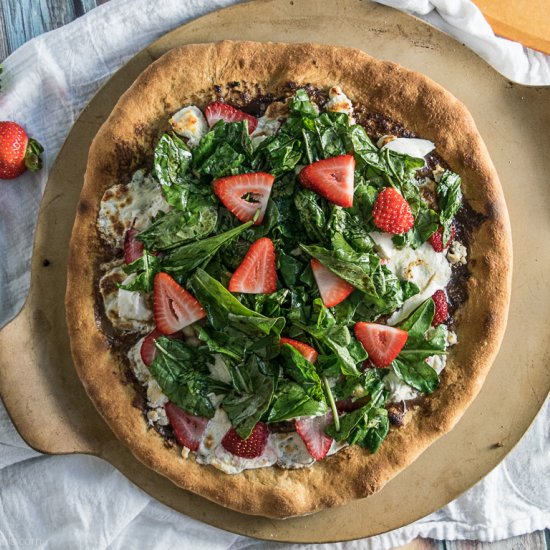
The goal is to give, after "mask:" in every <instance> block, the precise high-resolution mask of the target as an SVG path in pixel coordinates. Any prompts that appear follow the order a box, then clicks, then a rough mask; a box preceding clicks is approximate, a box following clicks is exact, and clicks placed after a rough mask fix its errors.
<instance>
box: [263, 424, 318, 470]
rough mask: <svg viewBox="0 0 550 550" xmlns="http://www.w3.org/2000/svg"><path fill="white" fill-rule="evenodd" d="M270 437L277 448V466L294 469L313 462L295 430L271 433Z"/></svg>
mask: <svg viewBox="0 0 550 550" xmlns="http://www.w3.org/2000/svg"><path fill="white" fill-rule="evenodd" d="M270 437H272V438H273V439H274V441H275V445H276V448H277V455H278V458H277V466H280V467H281V468H287V469H295V468H304V467H306V466H311V465H312V464H313V463H314V462H315V459H314V458H313V457H312V456H311V455H310V454H309V452H308V450H307V448H306V445H305V443H304V442H303V440H302V438H301V437H300V436H299V435H298V434H297V433H296V432H291V433H281V434H271V435H270Z"/></svg>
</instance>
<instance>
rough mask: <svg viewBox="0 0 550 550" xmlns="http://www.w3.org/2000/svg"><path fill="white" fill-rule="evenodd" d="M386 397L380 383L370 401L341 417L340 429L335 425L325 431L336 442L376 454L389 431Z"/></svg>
mask: <svg viewBox="0 0 550 550" xmlns="http://www.w3.org/2000/svg"><path fill="white" fill-rule="evenodd" d="M385 399H386V395H385V390H384V386H383V384H382V383H381V382H380V383H379V384H378V385H377V386H376V387H375V388H374V389H373V391H372V393H371V394H370V401H369V402H368V403H367V404H366V405H364V406H363V407H361V408H360V409H357V410H355V411H352V412H349V413H347V414H345V415H343V416H341V417H340V429H339V430H337V429H336V426H335V424H332V425H330V426H329V427H328V428H327V429H326V430H325V431H326V433H327V435H329V436H330V437H332V438H334V439H335V440H336V441H347V442H348V443H349V444H350V445H354V444H357V445H360V446H361V447H363V448H368V449H370V451H371V452H373V453H375V452H376V451H377V450H378V448H379V447H380V445H381V444H382V441H383V440H384V439H385V437H386V435H387V434H388V431H389V421H388V412H387V411H386V409H384V408H383V406H384V403H385Z"/></svg>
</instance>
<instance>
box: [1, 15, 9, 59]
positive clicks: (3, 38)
mask: <svg viewBox="0 0 550 550" xmlns="http://www.w3.org/2000/svg"><path fill="white" fill-rule="evenodd" d="M4 29H5V25H4V15H3V13H2V10H0V62H1V61H4V59H6V57H8V55H9V53H10V50H9V48H8V41H7V40H6V32H5V30H4Z"/></svg>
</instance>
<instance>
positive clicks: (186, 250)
mask: <svg viewBox="0 0 550 550" xmlns="http://www.w3.org/2000/svg"><path fill="white" fill-rule="evenodd" d="M252 223H253V222H252V221H249V222H246V223H243V224H242V225H239V226H238V227H235V228H234V229H230V230H229V231H225V232H224V233H219V234H218V235H214V236H212V237H208V238H206V239H203V240H202V241H197V242H194V243H190V244H186V245H183V246H180V247H178V248H175V249H173V250H171V251H170V252H169V254H168V255H167V256H166V257H165V258H164V259H163V260H162V268H163V270H164V271H166V272H167V273H170V274H171V275H175V276H177V277H180V278H182V279H184V278H185V277H187V276H188V275H190V274H191V273H192V272H193V270H194V269H196V268H197V267H199V266H205V265H206V264H207V263H208V262H209V261H210V259H211V258H212V257H213V256H214V254H216V252H218V250H219V249H220V248H221V247H222V246H223V245H225V244H227V243H228V242H230V241H232V240H233V239H235V238H237V237H238V236H239V235H240V234H241V233H243V231H245V230H246V229H248V228H249V227H251V226H252Z"/></svg>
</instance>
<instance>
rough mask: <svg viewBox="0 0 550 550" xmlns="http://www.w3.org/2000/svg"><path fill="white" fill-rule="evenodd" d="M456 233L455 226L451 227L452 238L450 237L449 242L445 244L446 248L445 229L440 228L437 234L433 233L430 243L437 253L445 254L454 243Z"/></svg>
mask: <svg viewBox="0 0 550 550" xmlns="http://www.w3.org/2000/svg"><path fill="white" fill-rule="evenodd" d="M455 232H456V230H455V226H454V225H453V226H452V227H451V236H450V237H449V240H448V241H447V242H446V243H445V246H443V227H441V226H440V227H439V228H438V229H437V231H436V232H435V233H432V235H431V236H430V238H429V239H428V241H429V242H430V244H431V245H432V248H433V249H434V250H435V251H436V252H443V251H444V250H445V249H446V248H449V246H450V245H451V243H452V242H453V241H454V238H455Z"/></svg>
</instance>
